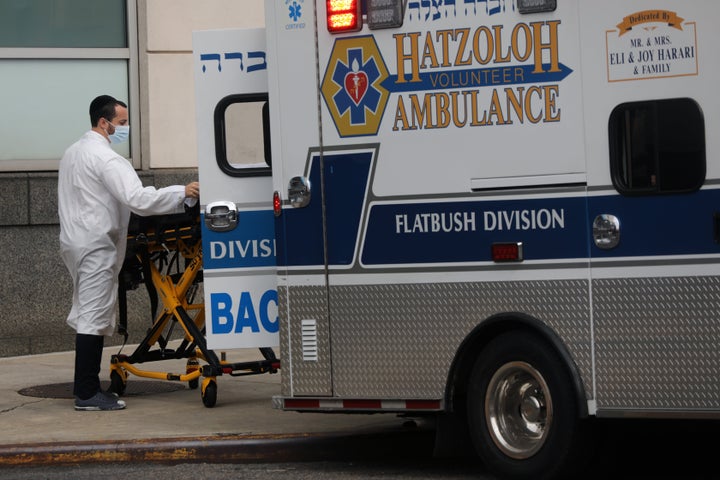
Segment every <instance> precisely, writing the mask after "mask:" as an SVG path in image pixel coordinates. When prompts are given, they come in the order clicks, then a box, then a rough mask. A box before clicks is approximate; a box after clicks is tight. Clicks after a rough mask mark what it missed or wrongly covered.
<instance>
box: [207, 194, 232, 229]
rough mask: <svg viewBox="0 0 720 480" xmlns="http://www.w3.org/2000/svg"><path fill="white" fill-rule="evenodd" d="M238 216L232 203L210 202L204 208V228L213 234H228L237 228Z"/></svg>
mask: <svg viewBox="0 0 720 480" xmlns="http://www.w3.org/2000/svg"><path fill="white" fill-rule="evenodd" d="M237 224H238V214H237V207H236V206H235V203H234V202H225V201H219V202H212V203H209V204H208V205H207V206H206V207H205V226H206V227H207V228H208V230H212V231H214V232H228V231H230V230H233V229H234V228H235V227H237Z"/></svg>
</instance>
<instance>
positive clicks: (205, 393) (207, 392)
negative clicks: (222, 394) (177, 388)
mask: <svg viewBox="0 0 720 480" xmlns="http://www.w3.org/2000/svg"><path fill="white" fill-rule="evenodd" d="M200 396H201V397H202V402H203V405H205V406H206V407H208V408H212V407H214V406H215V402H217V382H216V381H215V380H213V379H212V378H205V379H204V380H203V384H202V389H201V390H200Z"/></svg>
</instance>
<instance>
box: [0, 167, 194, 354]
mask: <svg viewBox="0 0 720 480" xmlns="http://www.w3.org/2000/svg"><path fill="white" fill-rule="evenodd" d="M139 174H140V178H141V179H142V181H143V183H144V184H145V185H154V186H156V187H164V186H168V185H174V184H183V185H184V184H186V183H188V182H190V181H194V180H197V171H196V170H195V169H182V170H155V171H145V172H139ZM0 202H1V203H0V252H1V254H2V257H3V259H2V263H3V264H4V265H3V268H2V269H1V271H2V282H1V283H0V357H9V356H18V355H33V354H38V353H47V352H57V351H67V350H73V349H74V348H75V331H74V330H73V329H72V328H71V327H70V326H68V325H67V324H66V323H65V318H66V317H67V314H68V312H69V311H70V305H71V303H72V285H71V282H70V275H69V274H68V272H67V270H66V268H65V265H64V264H63V262H62V259H61V258H60V254H59V251H60V244H59V241H58V235H59V233H60V227H59V225H58V216H57V173H55V172H46V173H7V174H1V173H0ZM127 303H128V330H129V333H130V337H129V339H128V343H129V344H133V343H135V344H137V343H140V342H141V341H142V340H143V338H144V337H145V334H146V331H147V329H148V328H149V327H150V326H151V325H152V318H151V316H150V302H149V299H148V294H147V291H146V290H145V288H144V286H142V285H141V286H140V287H139V288H138V289H137V290H133V291H130V292H128V302H127ZM122 341H123V337H122V336H121V335H118V334H116V335H114V336H112V337H107V338H106V339H105V345H106V346H111V345H121V344H122ZM124 353H132V351H124Z"/></svg>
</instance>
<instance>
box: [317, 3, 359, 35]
mask: <svg viewBox="0 0 720 480" xmlns="http://www.w3.org/2000/svg"><path fill="white" fill-rule="evenodd" d="M325 4H326V6H327V28H328V32H330V33H338V32H354V31H357V30H360V29H361V28H362V11H361V10H360V7H361V4H360V0H326V3H325Z"/></svg>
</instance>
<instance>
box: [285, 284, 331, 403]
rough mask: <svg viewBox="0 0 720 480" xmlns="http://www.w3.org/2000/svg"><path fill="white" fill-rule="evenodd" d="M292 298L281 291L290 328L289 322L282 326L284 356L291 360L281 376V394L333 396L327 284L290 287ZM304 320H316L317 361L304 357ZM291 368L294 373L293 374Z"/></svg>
mask: <svg viewBox="0 0 720 480" xmlns="http://www.w3.org/2000/svg"><path fill="white" fill-rule="evenodd" d="M289 297H290V298H289V299H288V298H286V296H285V295H282V294H280V293H279V294H278V305H279V311H280V312H285V311H289V312H290V328H289V329H288V328H287V324H286V323H283V328H280V342H281V345H282V347H281V352H282V357H281V359H282V358H287V359H289V365H288V366H287V367H288V368H287V369H286V370H283V372H284V373H285V374H284V375H283V378H282V385H281V388H282V394H283V395H285V396H290V395H293V396H303V395H306V396H311V395H312V396H329V395H332V377H331V374H330V366H331V358H330V335H329V328H328V320H327V317H328V316H327V306H326V305H327V303H326V301H327V293H326V290H325V288H324V287H308V286H303V287H290V294H289ZM288 301H289V305H288ZM286 305H288V306H289V310H288V309H286ZM303 319H315V320H317V344H318V358H317V360H316V361H305V360H303V343H302V325H301V322H302V320H303ZM281 321H282V322H287V318H285V317H284V315H281ZM290 368H291V369H292V375H290V373H291V372H290ZM290 382H292V384H291V383H290Z"/></svg>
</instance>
